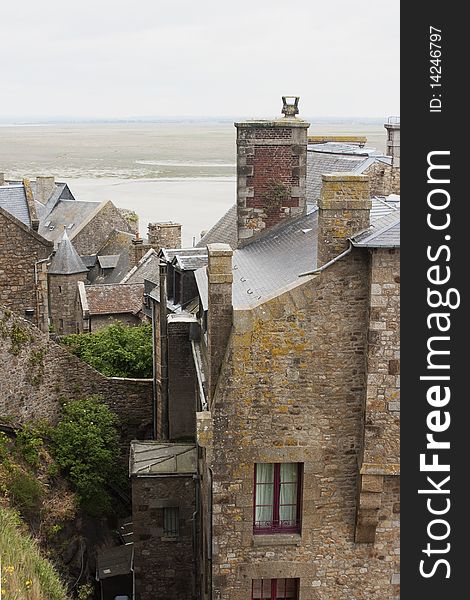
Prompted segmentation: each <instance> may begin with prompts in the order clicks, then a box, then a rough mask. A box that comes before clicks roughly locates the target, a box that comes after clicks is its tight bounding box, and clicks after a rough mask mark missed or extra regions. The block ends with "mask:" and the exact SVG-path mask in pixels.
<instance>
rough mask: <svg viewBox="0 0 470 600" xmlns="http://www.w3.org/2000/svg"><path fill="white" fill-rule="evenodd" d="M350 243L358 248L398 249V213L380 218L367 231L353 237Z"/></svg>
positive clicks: (394, 212) (397, 211) (396, 211)
mask: <svg viewBox="0 0 470 600" xmlns="http://www.w3.org/2000/svg"><path fill="white" fill-rule="evenodd" d="M351 241H352V243H353V245H354V246H356V247H358V248H399V247H400V211H399V210H395V211H393V212H391V213H389V214H388V215H384V216H382V217H380V218H379V219H377V220H376V221H374V222H373V223H372V225H371V226H370V227H369V229H368V230H367V231H365V232H363V233H360V234H359V235H356V236H354V237H353V238H352V239H351Z"/></svg>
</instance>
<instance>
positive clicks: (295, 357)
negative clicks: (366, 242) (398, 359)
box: [198, 250, 399, 600]
mask: <svg viewBox="0 0 470 600" xmlns="http://www.w3.org/2000/svg"><path fill="white" fill-rule="evenodd" d="M370 260H371V259H370V256H369V254H368V252H366V251H358V250H353V251H352V252H351V253H350V254H349V255H348V256H346V257H345V258H344V259H342V260H341V261H339V262H337V263H335V264H334V265H332V266H331V267H329V268H327V269H326V270H325V271H324V272H322V273H321V274H320V275H317V276H314V277H310V278H309V279H308V280H306V281H304V282H299V285H297V287H293V288H292V289H290V290H289V291H286V292H285V293H284V294H282V295H280V296H278V297H276V298H274V299H272V300H270V301H267V302H265V303H264V304H261V305H260V306H258V307H256V308H254V309H253V310H249V311H234V324H233V329H232V334H231V337H230V340H229V343H228V347H227V351H226V355H225V360H224V363H223V366H222V371H221V374H220V378H219V381H218V384H217V388H216V392H215V397H214V400H213V403H212V407H211V413H209V412H205V413H198V442H199V444H200V445H201V446H203V447H204V450H203V454H205V456H206V465H205V468H203V494H202V496H203V498H205V506H204V514H205V528H206V529H207V527H208V519H210V517H209V516H208V495H207V493H206V492H204V489H205V487H207V485H208V482H209V480H210V474H209V471H208V467H210V468H211V469H212V472H213V494H214V501H213V519H212V526H213V548H212V550H213V561H212V565H213V568H212V578H213V580H212V589H213V596H212V597H213V599H214V600H242V599H243V600H244V599H246V598H249V597H250V593H251V584H252V580H253V579H258V578H284V577H287V578H290V577H291V578H299V583H300V598H301V600H332V599H333V600H351V598H355V599H356V600H385V599H387V600H391V599H392V598H397V597H398V589H397V585H396V583H397V577H398V575H397V573H398V548H399V538H398V511H399V505H398V487H397V486H398V481H397V478H395V477H391V476H390V477H388V476H386V477H383V478H382V480H381V483H382V489H381V491H380V494H379V495H380V497H381V504H380V508H379V509H378V519H377V521H378V525H377V527H376V530H375V543H374V544H372V543H357V542H356V541H355V531H356V511H357V507H358V485H359V477H360V476H359V465H358V463H359V461H360V458H361V457H362V454H363V440H364V407H365V398H366V387H367V384H366V382H367V373H366V364H367V360H366V359H367V355H368V345H367V334H368V329H369V326H368V315H369V293H370V288H371V284H370ZM384 283H385V282H384ZM373 289H374V290H376V288H373ZM374 302H375V301H374ZM387 359H388V357H387ZM202 422H204V423H203V425H202V426H201V423H202ZM256 462H266V463H272V462H273V463H276V462H291V463H302V466H303V489H302V509H301V512H302V522H301V531H300V533H290V534H274V535H254V534H253V496H254V464H255V463H256Z"/></svg>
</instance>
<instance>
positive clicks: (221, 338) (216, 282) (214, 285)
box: [206, 244, 233, 401]
mask: <svg viewBox="0 0 470 600" xmlns="http://www.w3.org/2000/svg"><path fill="white" fill-rule="evenodd" d="M207 254H208V265H207V267H206V269H207V286H208V290H207V292H208V309H207V354H208V364H209V390H208V391H209V394H208V395H209V399H210V401H212V398H213V395H214V391H215V387H216V385H217V381H218V378H219V373H220V367H221V366H222V361H223V358H224V355H225V350H226V348H227V342H228V338H229V335H230V331H231V328H232V315H233V304H232V282H233V273H232V255H233V251H232V248H231V247H230V246H229V245H228V244H208V245H207Z"/></svg>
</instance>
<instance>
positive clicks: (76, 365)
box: [0, 309, 152, 445]
mask: <svg viewBox="0 0 470 600" xmlns="http://www.w3.org/2000/svg"><path fill="white" fill-rule="evenodd" d="M91 394H101V395H102V396H103V397H104V399H105V402H106V403H107V404H108V406H109V407H110V408H111V409H112V410H113V411H114V412H115V413H116V414H117V415H118V417H119V420H120V423H121V426H120V431H121V433H122V440H123V444H124V445H128V444H129V442H130V441H131V440H132V439H136V438H138V439H146V438H148V437H149V435H150V433H151V424H152V381H151V380H149V379H123V378H114V377H112V378H109V377H105V376H104V375H101V374H100V373H98V372H97V371H95V370H94V369H92V368H91V367H90V366H88V365H87V364H85V363H84V362H82V361H81V360H80V359H79V358H77V357H76V356H74V355H72V354H70V352H68V351H67V350H65V349H64V348H62V347H61V346H59V345H58V344H56V343H55V342H53V341H52V340H50V339H49V336H48V335H45V334H43V333H41V332H40V331H39V330H38V329H37V328H36V327H34V326H32V325H31V324H30V323H28V322H27V321H25V320H23V319H20V318H17V317H15V316H13V314H11V313H10V312H9V311H8V310H4V309H0V414H2V415H4V416H11V417H13V418H14V419H16V420H19V421H21V422H24V421H36V420H38V419H45V420H47V421H49V422H52V423H54V422H56V421H57V419H58V417H59V415H60V406H61V403H62V402H63V401H65V400H68V399H72V398H73V399H75V398H84V397H86V396H89V395H91Z"/></svg>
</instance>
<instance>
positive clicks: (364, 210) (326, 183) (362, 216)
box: [317, 173, 372, 266]
mask: <svg viewBox="0 0 470 600" xmlns="http://www.w3.org/2000/svg"><path fill="white" fill-rule="evenodd" d="M322 180H323V185H322V190H321V195H320V200H319V202H318V208H319V213H318V251H317V256H318V266H322V265H324V264H326V263H327V262H329V261H330V260H332V259H334V258H336V257H337V256H338V255H339V254H341V252H344V251H345V250H347V248H348V246H349V244H350V242H349V241H348V238H350V237H351V236H352V235H354V234H355V233H358V232H360V231H363V230H365V229H367V228H368V227H369V224H370V209H371V206H372V203H371V200H370V187H369V178H368V177H367V176H365V175H351V174H349V173H330V174H328V175H323V176H322Z"/></svg>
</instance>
